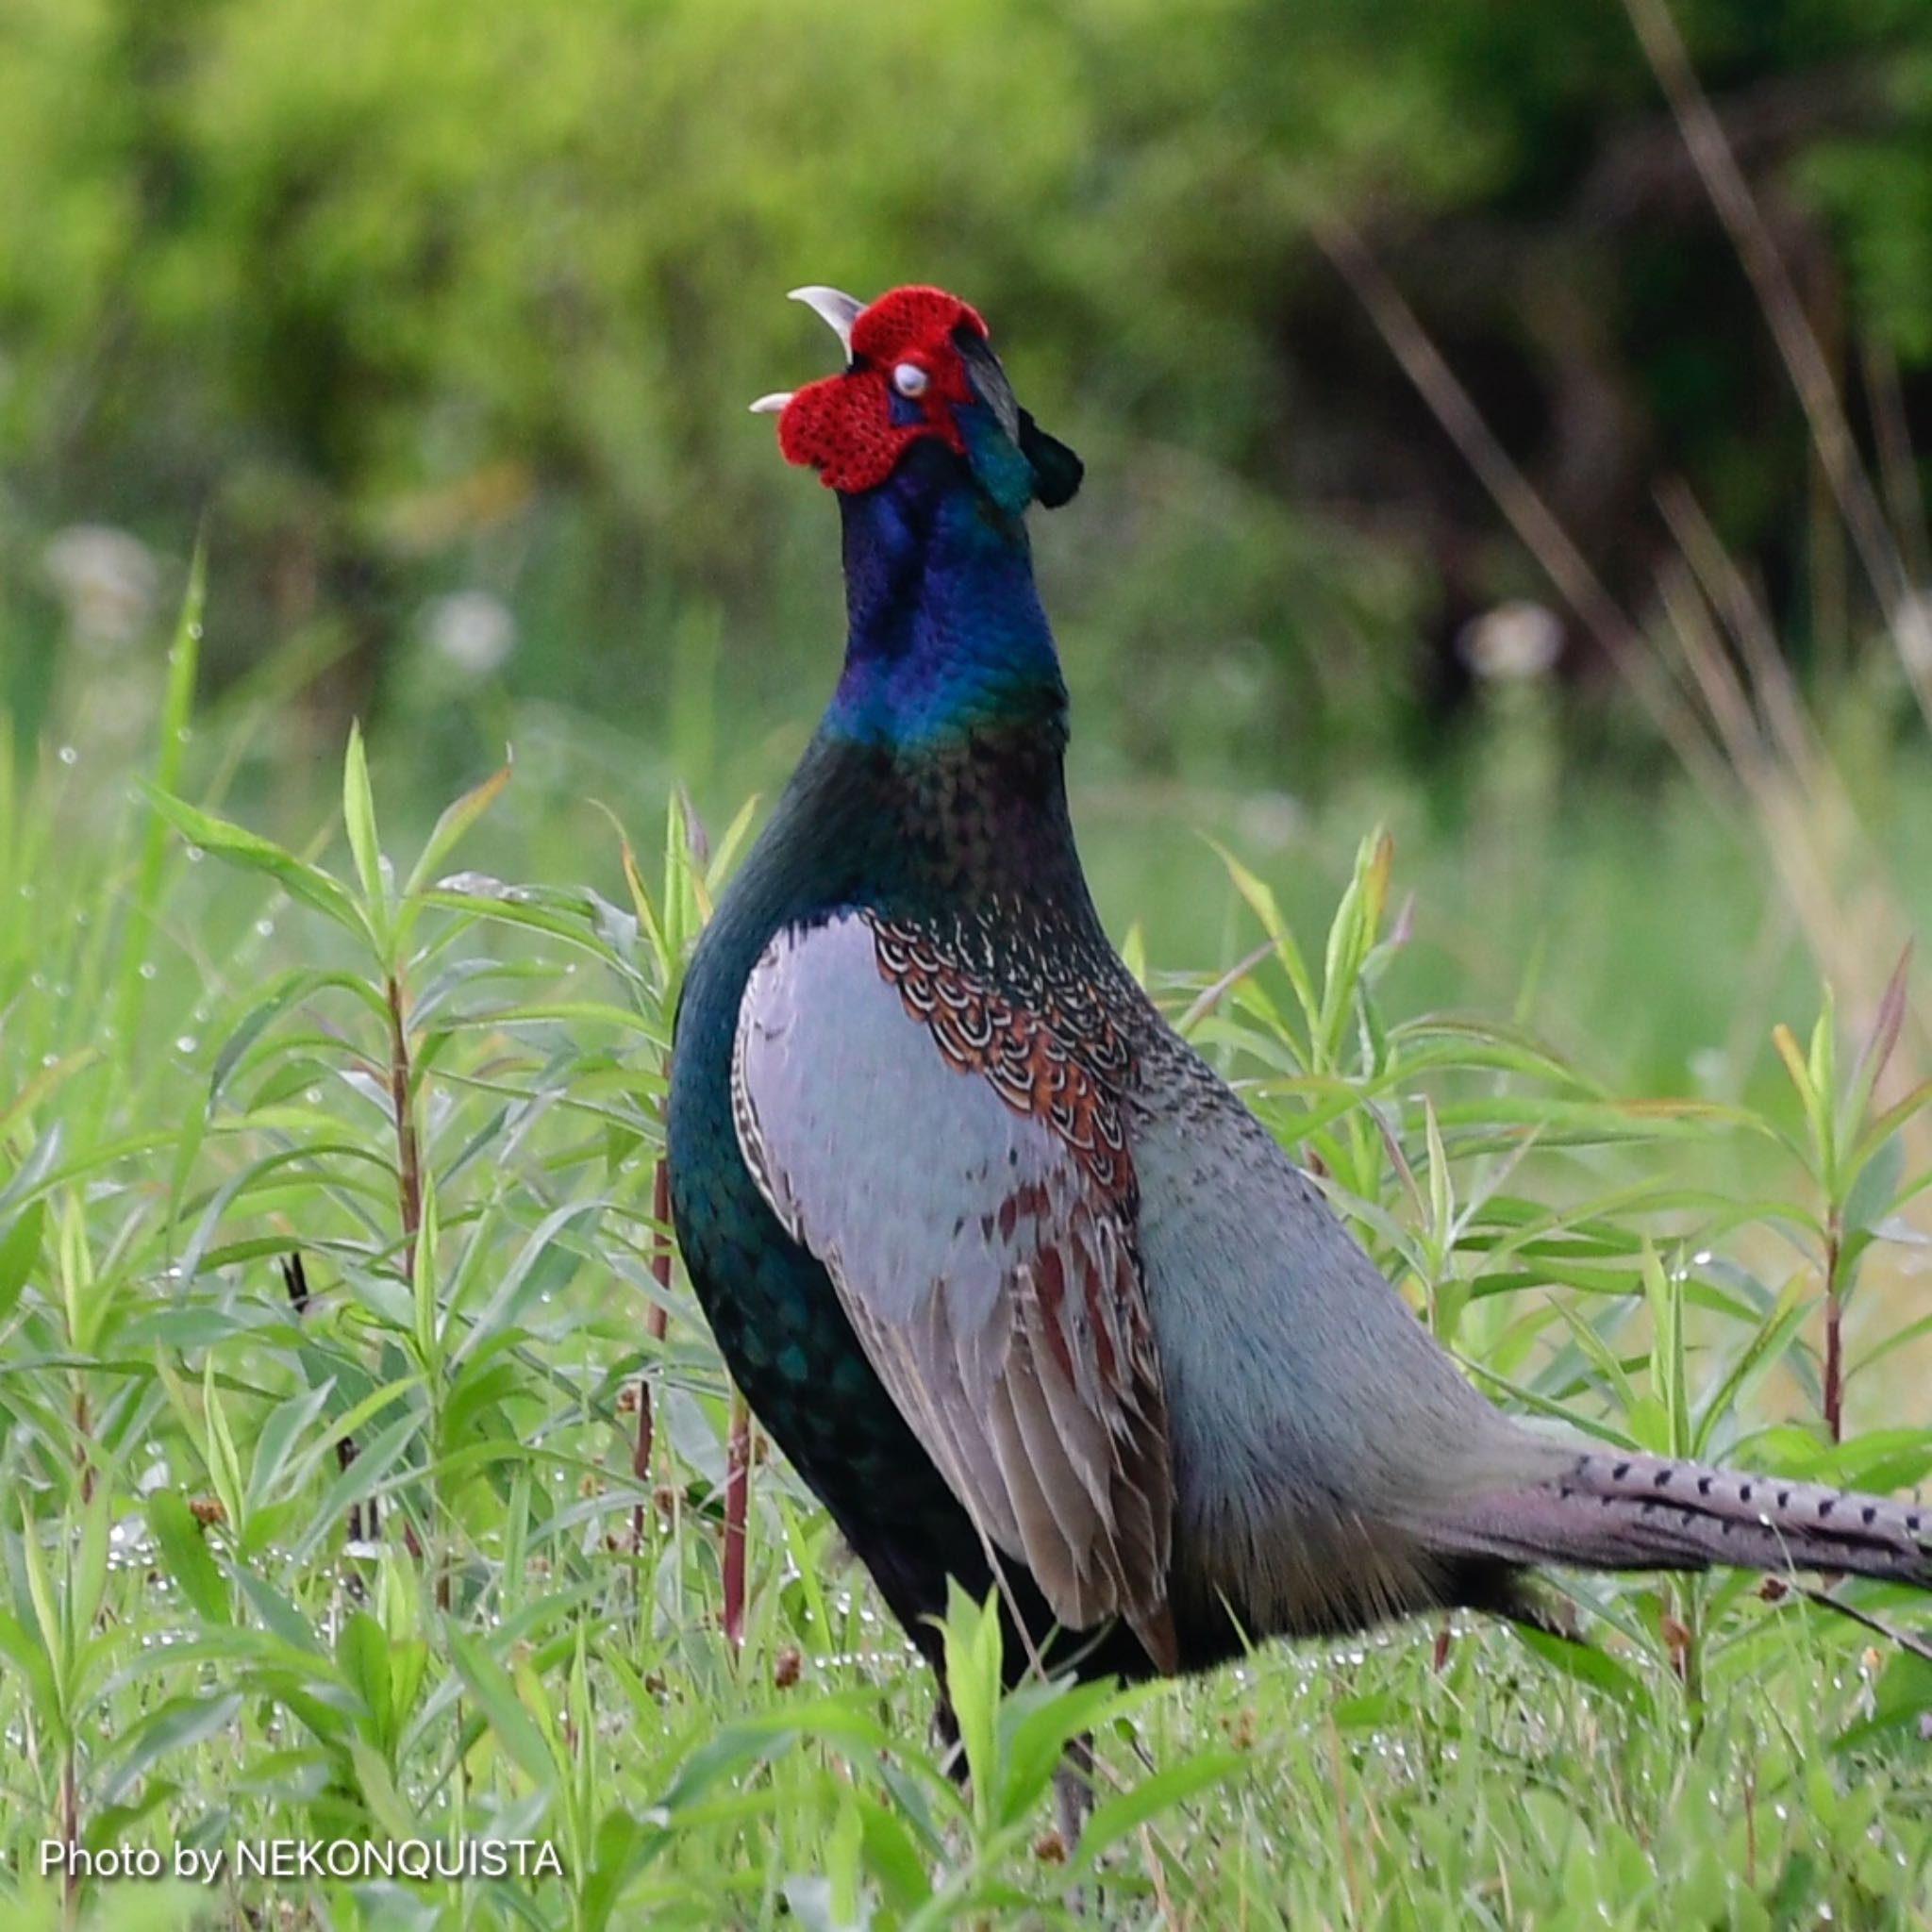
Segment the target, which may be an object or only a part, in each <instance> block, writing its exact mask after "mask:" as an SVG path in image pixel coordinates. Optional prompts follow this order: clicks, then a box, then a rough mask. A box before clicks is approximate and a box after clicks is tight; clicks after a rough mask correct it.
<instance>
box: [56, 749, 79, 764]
mask: <svg viewBox="0 0 1932 1932" xmlns="http://www.w3.org/2000/svg"><path fill="white" fill-rule="evenodd" d="M56 756H57V757H58V758H59V760H60V762H61V763H62V764H63V765H77V764H79V762H80V754H79V753H78V752H77V751H75V748H74V747H73V746H72V745H71V744H63V745H62V746H61V747H60V749H59V751H58V753H57V754H56Z"/></svg>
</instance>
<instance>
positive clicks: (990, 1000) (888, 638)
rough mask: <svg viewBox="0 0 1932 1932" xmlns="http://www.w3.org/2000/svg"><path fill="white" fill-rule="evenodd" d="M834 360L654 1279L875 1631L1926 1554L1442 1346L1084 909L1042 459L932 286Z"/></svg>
mask: <svg viewBox="0 0 1932 1932" xmlns="http://www.w3.org/2000/svg"><path fill="white" fill-rule="evenodd" d="M798 292H799V294H800V295H801V297H802V298H803V299H805V300H807V301H808V302H809V303H810V304H811V305H812V306H813V307H814V308H817V309H818V310H819V311H820V312H821V313H822V314H824V316H825V318H826V319H827V320H828V321H830V322H831V323H832V325H834V326H835V327H836V328H837V329H838V331H839V334H840V336H841V341H843V343H844V346H845V349H846V352H847V357H848V361H847V366H846V367H845V369H844V370H843V371H842V372H841V374H839V375H833V376H830V377H828V378H826V379H825V380H824V381H820V382H815V383H812V384H811V385H809V386H808V387H807V388H805V389H802V390H800V391H798V392H797V393H796V394H793V395H790V396H774V397H767V398H765V399H763V401H762V402H761V403H759V404H757V405H754V407H755V408H767V409H772V410H775V411H776V412H777V413H778V425H777V426H778V441H779V446H780V448H781V449H782V451H783V452H784V454H785V456H786V457H787V458H789V459H790V460H791V461H792V462H794V463H800V464H807V465H810V466H812V467H814V468H816V469H817V470H818V472H819V474H820V475H821V477H822V478H823V480H824V482H825V483H826V484H827V485H828V486H830V487H831V488H832V489H833V490H834V491H837V492H838V497H839V507H840V511H841V516H842V519H843V525H844V563H845V583H846V596H847V603H848V608H849V617H850V630H849V635H848V638H847V641H846V646H845V661H844V670H843V673H842V675H841V677H840V680H839V685H838V689H837V691H836V692H835V693H834V695H833V697H832V700H831V703H830V706H829V707H828V708H827V709H826V711H825V714H824V720H823V722H822V723H821V724H820V726H819V729H818V732H817V735H816V736H815V737H814V738H813V739H812V741H811V743H810V745H809V747H808V750H807V751H806V753H805V756H804V758H803V759H802V760H801V762H800V764H799V766H798V769H797V771H796V772H795V773H794V774H793V775H792V778H791V783H790V785H789V786H788V787H787V789H786V791H785V792H784V794H783V796H782V798H781V799H780V800H779V803H778V805H777V808H776V809H775V811H774V814H773V817H772V819H771V822H770V824H768V825H767V826H766V827H765V830H764V833H763V836H762V837H761V838H760V839H759V840H758V842H757V845H756V846H755V848H754V849H753V851H752V853H751V855H750V857H749V858H747V859H746V861H745V863H744V865H743V867H742V869H741V871H740V873H739V874H738V876H737V878H736V879H735V881H734V882H733V884H732V885H731V887H730V889H729V890H728V891H726V892H725V893H724V897H723V898H722V899H721V901H720V902H719V905H718V908H717V913H716V917H715V918H714V919H713V921H712V923H711V924H710V926H709V928H708V931H707V932H706V934H705V936H704V940H703V942H702V943H701V945H700V946H699V948H698V951H697V955H696V957H695V958H694V959H693V960H692V962H691V972H690V974H689V977H688V979H687V981H686V984H685V990H684V996H683V1000H682V1004H681V1008H680V1010H679V1013H678V1016H677V1029H676V1042H675V1054H674V1059H673V1066H672V1079H671V1095H670V1110H669V1139H670V1163H671V1193H672V1204H673V1212H674V1215H675V1222H676V1229H677V1235H678V1239H679V1241H680V1243H681V1245H682V1248H683V1252H684V1257H685V1259H686V1262H687V1264H688V1266H689V1268H690V1272H691V1281H692V1283H693V1285H694V1287H695V1289H696V1291H697V1294H698V1298H699V1300H700V1302H701V1303H702V1304H703V1306H704V1308H705V1311H706V1314H707V1315H708V1318H709V1320H710V1323H711V1326H712V1328H713V1330H714V1331H715V1333H716V1335H717V1339H718V1342H719V1346H720V1347H721V1348H722V1349H723V1351H724V1358H725V1360H726V1362H727V1363H728V1364H729V1365H730V1369H731V1373H732V1374H733V1375H735V1376H736V1377H737V1379H738V1382H739V1385H740V1386H741V1388H742V1390H743V1391H744V1392H745V1395H746V1396H747V1398H748V1399H749V1401H750V1403H751V1406H752V1407H753V1408H754V1410H755V1411H756V1412H757V1413H758V1416H759V1417H760V1418H761V1420H762V1421H763V1423H764V1424H765V1426H766V1427H767V1428H768V1429H769V1430H770V1432H771V1434H772V1436H773V1437H774V1440H775V1441H777V1443H778V1444H779V1446H780V1447H781V1448H782V1449H783V1450H784V1451H785V1452H786V1454H787V1455H788V1456H790V1457H791V1460H792V1462H793V1463H794V1464H795V1465H796V1467H797V1468H798V1470H799V1472H800V1473H801V1474H803V1475H804V1477H805V1479H806V1481H807V1482H808V1483H809V1484H810V1486H811V1488H812V1489H813V1490H814V1491H816V1493H817V1494H818V1495H819V1496H820V1497H821V1498H822V1499H823V1500H824V1505H825V1507H826V1508H827V1509H829V1510H830V1512H831V1514H832V1516H833V1518H834V1519H835V1520H836V1522H837V1523H838V1524H839V1527H840V1528H841V1531H842V1532H843V1533H844V1535H845V1537H846V1538H847V1540H848V1541H850V1543H851V1545H852V1547H853V1549H854V1550H855V1551H856V1552H857V1553H858V1556H859V1557H860V1558H861V1559H862V1560H863V1561H864V1562H865V1564H866V1566H867V1568H868V1569H869V1570H870V1571H871V1573H872V1574H873V1576H874V1579H875V1580H876V1582H877V1584H878V1587H879V1589H880V1591H882V1593H883V1594H884V1596H885V1599H886V1601H887V1603H888V1604H889V1605H890V1606H891V1608H892V1610H893V1611H894V1613H895V1614H896V1615H897V1616H898V1618H899V1620H900V1621H901V1622H902V1623H903V1624H905V1626H906V1628H907V1630H908V1632H909V1633H910V1635H911V1638H912V1640H913V1641H914V1642H915V1643H917V1644H918V1645H919V1646H920V1647H921V1648H922V1649H923V1650H924V1652H925V1653H926V1654H927V1656H928V1657H933V1658H934V1660H935V1661H936V1662H937V1659H938V1643H937V1637H936V1633H935V1632H934V1629H933V1627H932V1624H931V1623H930V1622H929V1619H930V1618H931V1617H932V1616H933V1615H934V1613H936V1612H938V1611H941V1609H942V1608H943V1607H944V1605H945V1600H946V1584H947V1579H948V1578H949V1577H955V1578H958V1580H959V1582H960V1583H961V1584H962V1585H963V1586H964V1587H965V1589H966V1590H967V1591H969V1592H971V1593H972V1594H973V1595H974V1596H983V1595H984V1594H985V1593H986V1592H987V1591H988V1590H989V1589H990V1588H991V1587H992V1586H993V1585H994V1584H995V1583H997V1585H998V1587H999V1590H1000V1594H1001V1600H1002V1603H1003V1605H1004V1607H1005V1614H1006V1616H1007V1618H1008V1625H1009V1628H1008V1646H1007V1656H1008V1660H1009V1664H1010V1667H1011V1668H1012V1669H1013V1670H1014V1671H1015V1672H1018V1671H1020V1670H1024V1668H1025V1667H1026V1665H1027V1664H1028V1662H1029V1661H1041V1660H1043V1661H1044V1662H1045V1663H1046V1665H1047V1666H1048V1668H1071V1669H1074V1670H1076V1671H1078V1672H1079V1673H1081V1674H1100V1673H1114V1674H1119V1675H1121V1676H1123V1677H1126V1678H1130V1679H1131V1678H1140V1677H1144V1676H1146V1675H1149V1674H1155V1673H1172V1672H1186V1671H1198V1670H1202V1669H1205V1668H1207V1667H1208V1666H1211V1665H1213V1664H1215V1663H1218V1662H1220V1661H1222V1660H1223V1659H1224V1658H1227V1657H1232V1656H1234V1655H1236V1654H1237V1653H1238V1652H1239V1651H1240V1649H1241V1646H1242V1644H1243V1642H1244V1641H1247V1640H1249V1639H1258V1638H1263V1637H1270V1636H1289V1637H1294V1636H1308V1635H1314V1634H1318V1633H1328V1634H1334V1633H1340V1632H1345V1631H1352V1630H1357V1629H1359V1628H1362V1627H1363V1626H1365V1625H1368V1624H1374V1623H1376V1622H1378V1621H1381V1620H1383V1619H1386V1618H1391V1617H1396V1616H1401V1615H1404V1614H1407V1613H1410V1612H1415V1611H1423V1610H1433V1609H1440V1608H1443V1607H1457V1606H1460V1607H1474V1608H1477V1609H1483V1610H1492V1611H1498V1612H1501V1613H1503V1614H1505V1615H1515V1616H1524V1617H1531V1618H1535V1617H1538V1616H1539V1614H1540V1613H1539V1611H1538V1610H1537V1607H1536V1606H1535V1604H1534V1601H1533V1599H1532V1597H1531V1596H1530V1594H1529V1593H1528V1592H1527V1591H1526V1590H1525V1581H1526V1577H1527V1574H1528V1566H1530V1565H1533V1564H1536V1563H1540V1562H1557V1563H1567V1564H1580V1565H1587V1566H1593V1567H1599V1568H1607V1569H1685V1570H1691V1569H1698V1568H1702V1567H1703V1566H1705V1565H1706V1564H1708V1563H1713V1562H1715V1563H1729V1564H1737V1565H1741V1566H1745V1567H1750V1568H1757V1569H1762V1570H1770V1571H1782V1570H1785V1569H1787V1568H1788V1567H1794V1568H1799V1569H1807V1568H1808V1569H1816V1570H1825V1571H1846V1572H1856V1573H1857V1574H1862V1575H1867V1576H1880V1577H1890V1578H1894V1579H1900V1580H1904V1581H1907V1582H1911V1583H1916V1584H1919V1585H1921V1586H1926V1587H1932V1510H1920V1509H1917V1508H1914V1507H1911V1506H1909V1505H1901V1504H1898V1503H1895V1502H1889V1501H1883V1500H1880V1499H1878V1498H1876V1497H1868V1496H1855V1495H1846V1494H1841V1493H1839V1492H1836V1491H1831V1490H1826V1489H1821V1488H1816V1487H1812V1486H1809V1485H1807V1484H1802V1483H1791V1482H1785V1481H1782V1480H1779V1479H1775V1478H1771V1479H1767V1478H1765V1477H1761V1476H1751V1475H1745V1474H1733V1473H1729V1472H1725V1471H1720V1470H1713V1469H1704V1468H1698V1467H1694V1466H1692V1465H1690V1464H1684V1463H1673V1462H1667V1461H1659V1460H1657V1459H1655V1458H1652V1457H1640V1456H1624V1455H1621V1454H1615V1453H1606V1452H1604V1451H1602V1450H1599V1449H1586V1448H1584V1447H1582V1446H1580V1445H1577V1444H1574V1443H1565V1442H1561V1441H1554V1440H1552V1439H1551V1438H1549V1437H1548V1436H1545V1435H1541V1434H1537V1433H1533V1432H1531V1431H1529V1430H1527V1429H1525V1428H1524V1427H1522V1426H1521V1425H1519V1424H1517V1423H1515V1422H1514V1421H1512V1420H1510V1419H1509V1418H1508V1417H1507V1416H1505V1415H1504V1414H1502V1413H1501V1412H1500V1411H1499V1410H1497V1409H1496V1408H1495V1407H1492V1406H1491V1404H1490V1403H1489V1402H1487V1401H1486V1400H1484V1399H1483V1397H1482V1396H1480V1395H1479V1394H1477V1393H1476V1391H1474V1389H1473V1388H1472V1387H1471V1386H1470V1385H1469V1384H1468V1383H1467V1382H1466V1381H1465V1380H1464V1379H1463V1378H1462V1376H1461V1375H1460V1374H1458V1373H1457V1369H1456V1368H1455V1366H1454V1365H1453V1364H1452V1362H1451V1361H1450V1359H1449V1357H1447V1356H1446V1355H1445V1354H1444V1353H1443V1352H1442V1351H1441V1348H1440V1347H1438V1345H1437V1344H1436V1342H1435V1341H1434V1340H1433V1339H1432V1338H1431V1337H1430V1336H1429V1334H1428V1332H1427V1331H1426V1329H1424V1326H1423V1325H1422V1324H1421V1323H1419V1322H1418V1321H1417V1320H1416V1319H1415V1317H1414V1316H1413V1314H1412V1313H1411V1312H1410V1310H1409V1308H1408V1307H1407V1305H1406V1304H1405V1303H1404V1302H1403V1300H1402V1299H1401V1297H1400V1296H1399V1295H1397V1293H1396V1292H1395V1291H1394V1290H1393V1289H1392V1288H1391V1286H1390V1285H1389V1283H1388V1282H1386V1281H1385V1280H1384V1279H1383V1278H1382V1276H1381V1275H1380V1274H1379V1273H1378V1272H1377V1271H1376V1269H1375V1268H1374V1265H1373V1264H1372V1263H1371V1262H1370V1260H1369V1259H1368V1257H1367V1256H1366V1255H1365V1254H1364V1253H1363V1252H1362V1250H1361V1249H1360V1248H1359V1247H1358V1246H1357V1244H1356V1243H1355V1241H1353V1240H1351V1239H1350V1237H1349V1235H1348V1234H1347V1232H1346V1231H1345V1230H1344V1229H1343V1227H1342V1226H1341V1224H1340V1223H1339V1222H1338V1221H1337V1220H1336V1219H1335V1217H1334V1216H1333V1215H1332V1214H1331V1213H1330V1211H1329V1209H1328V1208H1327V1206H1326V1205H1325V1203H1324V1201H1323V1199H1322V1196H1321V1195H1320V1194H1319V1193H1318V1192H1317V1191H1316V1190H1315V1188H1314V1187H1313V1186H1312V1185H1311V1184H1310V1183H1309V1182H1308V1180H1307V1178H1306V1177H1305V1176H1304V1175H1303V1174H1301V1173H1300V1172H1299V1171H1298V1170H1297V1169H1296V1168H1295V1166H1294V1165H1293V1164H1292V1163H1291V1161H1290V1160H1289V1159H1288V1158H1287V1157H1286V1156H1285V1155H1284V1154H1283V1153H1282V1151H1281V1149H1280V1148H1279V1147H1277V1146H1276V1144H1275V1143H1274V1141H1273V1139H1271V1138H1270V1136H1269V1135H1268V1134H1267V1133H1266V1132H1265V1131H1264V1130H1263V1128H1262V1127H1261V1126H1260V1124H1258V1123H1257V1121H1256V1120H1255V1118H1254V1117H1253V1115H1251V1114H1250V1113H1249V1112H1248V1111H1247V1109H1246V1108H1244V1107H1243V1106H1242V1105H1241V1101H1240V1100H1239V1099H1238V1098H1237V1097H1236V1096H1235V1094H1234V1093H1233V1092H1232V1091H1230V1090H1229V1089H1228V1088H1227V1087H1226V1086H1225V1085H1224V1083H1223V1082H1222V1081H1221V1079H1220V1078H1219V1077H1217V1075H1216V1074H1214V1073H1213V1072H1212V1071H1211V1070H1210V1069H1209V1068H1208V1066H1207V1065H1206V1064H1205V1063H1204V1062H1203V1061H1202V1060H1201V1059H1200V1058H1198V1057H1197V1056H1196V1055H1195V1054H1194V1053H1193V1051H1192V1050H1191V1048H1190V1047H1189V1046H1188V1045H1187V1043H1186V1042H1185V1041H1182V1040H1181V1039H1180V1038H1179V1037H1178V1036H1177V1035H1176V1034H1175V1033H1174V1031H1173V1029H1172V1028H1171V1027H1170V1026H1169V1025H1168V1024H1167V1023H1166V1022H1165V1021H1164V1020H1163V1019H1162V1018H1161V1016H1160V1014H1159V1013H1158V1011H1157V1010H1156V1009H1155V1008H1154V1007H1153V1005H1152V1004H1151V1003H1150V1002H1149V1001H1148V999H1147V997H1146V996H1145V994H1144V993H1142V991H1141V989H1140V988H1139V987H1138V986H1137V985H1136V983H1135V981H1134V979H1133V978H1132V976H1131V975H1130V974H1128V973H1127V972H1126V970H1125V969H1124V966H1123V965H1122V963H1121V961H1120V959H1119V958H1118V957H1117V956H1116V955H1115V953H1114V951H1113V949H1112V947H1111V946H1110V945H1109V944H1108V940H1107V936H1106V934H1105V933H1104V932H1103V931H1102V929H1101V925H1100V921H1099V919H1098V918H1097V916H1096V915H1095V912H1094V909H1093V905H1092V902H1091V899H1090V897H1089V895H1088V891H1087V885H1086V881H1085V879H1084V877H1083V876H1082V874H1081V869H1080V861H1079V858H1078V856H1077V854H1076V852H1075V850H1074V834H1073V829H1072V826H1071V824H1070V823H1069V820H1068V812H1067V800H1066V793H1065V790H1064V786H1063V783H1062V777H1061V755H1062V751H1063V748H1064V746H1065V743H1066V738H1067V696H1066V691H1065V689H1064V687H1063V685H1062V683H1061V679H1060V671H1059V665H1058V659H1057V658H1056V655H1055V650H1054V643H1053V639H1052V636H1051V634H1050V633H1049V631H1048V628H1047V622H1046V618H1045V616H1044V615H1043V614H1042V612H1041V606H1040V601H1039V598H1038V596H1037V594H1036V593H1035V590H1034V583H1033V572H1032V565H1031V562H1030V558H1029V554H1028V549H1027V539H1026V532H1025V527H1024V513H1025V511H1026V509H1027V508H1028V506H1029V504H1030V503H1031V502H1033V501H1036V500H1037V501H1039V502H1041V503H1042V504H1043V505H1046V506H1048V507H1052V506H1055V505H1058V504H1059V503H1063V502H1064V501H1066V499H1067V498H1068V497H1070V496H1071V495H1072V494H1073V492H1074V490H1075V488H1077V486H1078V483H1079V479H1080V465H1079V462H1078V459H1077V458H1074V455H1073V453H1072V452H1071V451H1070V450H1068V449H1067V448H1066V447H1065V446H1064V445H1062V444H1060V443H1058V442H1056V441H1054V440H1053V439H1052V438H1050V437H1048V436H1046V435H1044V434H1043V433H1042V432H1041V430H1040V429H1039V428H1038V427H1037V425H1035V424H1034V422H1033V420H1032V418H1031V417H1030V416H1029V415H1027V414H1026V412H1025V411H1024V410H1023V409H1021V408H1019V407H1018V406H1017V405H1016V403H1015V401H1014V399H1013V394H1012V391H1011V390H1010V389H1009V388H1008V383H1007V379H1006V377H1005V375H1004V374H1003V372H1002V370H1001V368H1000V365H999V363H998V361H997V360H996V359H995V358H994V357H993V354H992V352H991V349H990V348H989V346H988V342H987V331H986V327H985V325H984V324H983V323H982V322H981V320H980V318H979V317H978V315H976V314H975V313H974V310H973V309H971V308H968V307H967V306H966V305H965V304H964V303H963V302H960V301H958V300H957V299H956V298H954V297H952V296H950V295H947V294H944V293H942V292H941V291H939V290H937V289H928V288H905V289H896V290H894V291H891V293H890V294H887V295H883V296H881V297H880V298H879V299H878V300H877V301H875V302H874V303H872V304H871V305H870V306H863V307H862V306H861V305H860V304H859V303H858V302H856V301H854V300H853V299H852V298H851V297H849V296H845V295H841V294H839V293H837V292H836V291H832V290H824V289H811V290H801V291H798Z"/></svg>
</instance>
